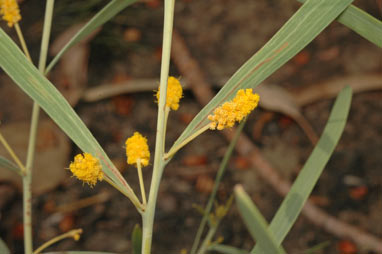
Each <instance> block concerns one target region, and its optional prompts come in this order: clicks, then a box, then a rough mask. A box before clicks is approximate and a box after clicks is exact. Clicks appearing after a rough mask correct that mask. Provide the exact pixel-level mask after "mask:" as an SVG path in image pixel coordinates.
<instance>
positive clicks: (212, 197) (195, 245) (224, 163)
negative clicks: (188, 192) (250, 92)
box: [190, 118, 247, 254]
mask: <svg viewBox="0 0 382 254" xmlns="http://www.w3.org/2000/svg"><path fill="white" fill-rule="evenodd" d="M246 121H247V118H245V119H244V120H243V121H242V122H241V123H240V124H239V126H238V128H237V130H236V132H235V136H234V137H233V139H232V140H231V143H230V144H229V146H228V148H227V151H226V152H225V154H224V158H223V160H222V162H221V163H220V166H219V170H218V172H217V174H216V178H215V184H214V188H213V189H212V192H211V195H210V197H209V199H208V202H207V205H206V208H205V210H204V215H203V218H202V221H201V222H200V225H199V228H198V231H197V232H196V236H195V239H194V243H193V244H192V248H191V251H190V254H195V253H196V250H197V248H198V245H199V242H200V238H201V237H202V234H203V230H204V227H205V226H206V224H207V221H208V215H209V214H210V213H211V210H212V206H213V204H214V200H215V197H216V193H217V191H218V188H219V185H220V182H221V179H222V177H223V175H224V172H225V169H226V168H227V164H228V161H229V159H230V158H231V155H232V152H233V149H234V148H235V146H236V143H237V141H238V139H239V137H240V133H241V132H242V130H243V128H244V125H245V123H246Z"/></svg>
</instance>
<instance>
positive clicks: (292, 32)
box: [173, 0, 353, 147]
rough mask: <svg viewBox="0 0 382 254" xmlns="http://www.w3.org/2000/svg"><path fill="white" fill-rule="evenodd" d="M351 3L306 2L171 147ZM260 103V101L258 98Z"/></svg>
mask: <svg viewBox="0 0 382 254" xmlns="http://www.w3.org/2000/svg"><path fill="white" fill-rule="evenodd" d="M352 1H353V0H320V1H317V0H308V1H306V2H305V3H304V4H303V5H302V6H301V8H300V9H299V10H298V11H297V12H296V13H295V14H294V15H293V16H292V17H291V18H290V19H289V20H288V21H287V22H286V23H285V24H284V25H283V27H282V28H281V29H280V30H279V31H278V32H277V33H276V34H275V35H274V36H273V37H272V38H271V39H270V40H269V41H268V42H267V43H266V44H265V45H264V46H263V48H261V49H260V50H259V51H258V52H257V53H256V54H255V55H253V56H252V57H251V58H250V59H249V60H248V61H247V62H246V63H245V64H244V65H243V66H242V67H240V69H239V70H238V71H237V72H236V73H235V74H234V75H233V76H232V77H231V78H230V79H229V80H228V81H227V83H226V84H225V85H224V87H223V88H222V89H221V90H220V91H219V93H218V94H217V95H216V96H215V97H214V98H213V99H212V100H211V101H210V102H209V103H208V104H207V105H206V106H205V107H204V108H203V109H202V110H201V111H200V112H199V113H198V115H197V116H196V117H195V118H194V119H193V120H192V121H191V123H190V124H189V125H188V126H187V128H186V129H185V130H184V131H183V133H182V135H181V136H180V137H179V138H178V139H177V141H176V142H175V143H174V145H173V147H174V146H176V145H178V144H179V143H181V142H182V141H184V140H185V139H186V138H187V137H189V136H190V135H192V134H193V133H195V132H196V131H197V130H199V129H200V128H202V127H203V126H205V125H207V124H208V123H209V120H208V119H207V116H208V115H209V114H211V113H212V112H213V110H214V109H215V108H216V107H218V106H219V105H221V104H222V103H223V102H225V101H227V100H229V99H231V98H233V97H234V96H235V94H236V91H237V90H239V89H245V88H255V87H256V86H258V85H259V84H260V83H261V82H262V81H264V80H265V79H266V78H267V77H269V76H270V75H271V74H272V73H274V72H275V71H276V70H277V69H278V68H280V67H281V66H282V65H283V64H285V63H286V62H287V61H288V60H290V59H291V58H292V57H293V56H295V55H296V54H297V53H298V52H299V51H301V50H302V49H303V48H304V47H305V46H306V45H307V44H308V43H309V42H311V41H312V40H313V39H314V38H315V37H316V36H317V35H318V34H319V33H320V32H321V31H322V30H324V29H325V27H327V26H328V25H329V24H330V23H331V22H332V21H333V20H334V19H335V18H336V17H338V15H339V14H340V13H341V12H342V11H343V10H344V9H345V8H346V7H347V6H349V4H350V3H351V2H352ZM260 100H261V98H260Z"/></svg>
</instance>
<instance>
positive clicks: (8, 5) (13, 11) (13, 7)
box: [0, 0, 21, 27]
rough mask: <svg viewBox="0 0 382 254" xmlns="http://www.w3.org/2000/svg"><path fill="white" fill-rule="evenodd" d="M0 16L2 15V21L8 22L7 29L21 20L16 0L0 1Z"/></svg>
mask: <svg viewBox="0 0 382 254" xmlns="http://www.w3.org/2000/svg"><path fill="white" fill-rule="evenodd" d="M0 14H1V15H3V17H2V18H3V20H5V21H7V22H8V26H9V27H12V26H13V25H14V24H16V23H17V22H19V21H20V20H21V15H20V9H19V6H18V4H17V1H16V0H0Z"/></svg>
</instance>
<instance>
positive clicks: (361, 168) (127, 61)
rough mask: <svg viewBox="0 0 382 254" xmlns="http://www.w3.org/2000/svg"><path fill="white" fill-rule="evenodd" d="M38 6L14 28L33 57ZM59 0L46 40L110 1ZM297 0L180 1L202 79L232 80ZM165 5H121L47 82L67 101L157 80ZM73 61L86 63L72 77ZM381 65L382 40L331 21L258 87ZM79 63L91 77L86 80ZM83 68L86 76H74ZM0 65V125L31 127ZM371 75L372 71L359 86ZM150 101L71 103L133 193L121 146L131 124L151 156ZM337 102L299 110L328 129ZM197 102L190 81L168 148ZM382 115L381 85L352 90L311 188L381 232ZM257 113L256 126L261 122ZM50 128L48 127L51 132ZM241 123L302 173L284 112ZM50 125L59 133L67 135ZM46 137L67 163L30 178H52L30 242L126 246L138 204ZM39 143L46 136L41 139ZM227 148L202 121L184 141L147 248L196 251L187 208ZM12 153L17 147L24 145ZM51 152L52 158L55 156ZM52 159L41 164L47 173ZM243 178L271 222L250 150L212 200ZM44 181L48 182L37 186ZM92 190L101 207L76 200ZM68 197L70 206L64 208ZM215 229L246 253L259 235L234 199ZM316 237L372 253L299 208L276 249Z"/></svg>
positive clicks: (294, 248)
mask: <svg viewBox="0 0 382 254" xmlns="http://www.w3.org/2000/svg"><path fill="white" fill-rule="evenodd" d="M41 2H42V1H37V0H24V1H23V3H22V4H21V11H22V14H23V22H22V23H21V27H22V28H23V29H24V33H25V36H26V40H27V41H28V43H29V46H30V49H31V52H32V57H33V58H34V60H35V62H37V58H38V54H39V50H38V49H39V43H40V33H41V30H42V23H43V6H42V4H41ZM56 2H57V3H56V11H55V18H54V22H53V30H52V33H53V34H52V41H54V40H55V39H56V38H58V36H59V35H60V34H61V33H62V32H63V31H64V30H65V29H67V28H68V27H70V26H72V25H74V24H77V23H79V22H83V21H84V20H86V19H87V18H89V17H91V15H92V14H94V13H95V12H96V11H97V10H98V9H100V8H101V7H102V6H103V5H105V3H107V2H108V1H99V0H93V1H82V2H81V1H79V2H78V1H68V0H65V1H64V0H62V1H56ZM378 3H379V2H378V0H364V1H360V0H359V1H355V2H354V4H355V5H357V6H358V7H360V8H362V9H364V10H365V11H367V12H369V13H370V14H371V15H373V16H375V17H377V18H379V19H381V16H382V10H381V9H380V8H379V7H378V6H379V5H378ZM299 6H300V4H299V3H298V2H297V1H293V0H280V1H274V0H257V1H254V0H242V1H235V0H215V1H204V0H178V1H176V14H175V29H176V30H177V31H178V32H179V34H181V36H183V38H184V39H185V42H186V44H187V46H188V47H189V50H190V51H191V53H192V56H193V57H194V58H195V59H196V60H197V61H198V64H199V65H200V67H201V68H202V70H203V71H204V74H205V77H206V78H207V81H209V82H211V83H216V82H215V81H216V80H220V79H222V78H224V77H229V76H231V75H232V74H233V73H234V72H235V71H236V70H237V69H238V68H239V67H240V66H241V65H242V64H243V63H244V62H245V61H246V60H247V59H248V58H249V57H250V56H252V55H253V54H254V53H255V52H256V51H257V50H259V49H260V48H261V46H262V45H264V44H265V43H266V42H267V41H268V40H269V39H270V38H271V37H272V35H273V34H274V33H275V32H276V31H277V30H278V29H279V28H280V27H281V26H282V25H283V24H284V23H285V22H286V21H287V20H288V18H289V17H290V16H291V15H293V13H294V12H295V11H296V10H297V9H298V7H299ZM30 10H33V11H30ZM162 14H163V3H162V1H160V0H158V1H157V0H150V1H149V2H147V3H138V4H135V5H133V6H132V7H128V8H127V9H126V10H125V11H123V12H122V13H121V14H119V15H118V16H117V17H115V18H114V19H113V20H112V21H111V22H109V23H108V24H106V25H104V26H103V28H102V29H101V30H100V31H99V33H98V34H97V35H95V37H94V38H93V39H92V40H91V41H90V42H89V43H87V44H84V45H83V48H81V49H80V52H81V54H83V55H81V56H82V57H81V58H80V60H79V61H80V63H81V65H80V67H81V68H78V70H77V72H76V71H75V70H71V72H65V66H63V65H58V66H57V68H56V69H55V70H54V71H53V72H52V74H51V75H50V77H49V78H50V79H51V80H53V81H54V83H56V82H57V83H59V86H61V88H62V87H63V88H64V89H65V91H66V92H67V93H68V94H70V95H75V96H74V97H76V96H78V97H80V96H82V95H83V93H84V91H85V93H86V89H88V88H93V87H96V86H98V85H101V84H104V83H109V84H112V85H118V83H120V82H124V81H126V80H135V79H143V78H146V79H147V78H149V79H153V80H158V79H159V72H160V47H161V38H162ZM3 29H5V30H6V31H7V32H8V34H10V35H12V37H14V38H16V37H15V34H14V32H13V31H12V30H9V29H7V28H6V27H5V26H3ZM81 50H82V51H81ZM72 61H75V60H73V59H72ZM73 64H75V63H74V62H73ZM81 71H83V73H78V72H81ZM381 72H382V53H381V49H380V48H378V47H377V46H375V45H373V44H371V43H370V42H368V41H366V40H365V39H363V38H362V37H360V36H359V35H357V34H355V33H354V32H352V31H351V30H349V29H348V28H346V27H344V26H343V25H341V24H339V23H336V22H334V23H333V24H331V25H330V26H329V27H328V28H327V29H325V30H324V31H323V32H322V33H321V34H320V35H319V36H318V37H317V38H316V39H315V40H314V41H313V42H312V43H310V44H309V45H308V46H307V47H306V48H305V49H304V50H303V51H302V52H301V53H300V54H299V55H298V56H296V57H295V58H293V59H292V60H291V61H289V62H288V63H287V64H286V65H284V66H283V67H281V68H280V70H278V71H277V72H276V73H275V74H274V75H272V76H271V77H270V78H268V79H267V80H266V81H265V83H267V84H275V85H279V86H281V87H283V88H285V89H290V90H291V91H298V90H299V89H303V88H304V87H305V86H308V85H314V84H319V83H325V82H328V80H331V79H333V78H346V77H348V76H357V75H359V76H361V75H369V74H376V73H379V74H381ZM68 73H69V74H68ZM84 73H85V76H81V75H83V74H84ZM170 73H171V75H174V76H182V73H179V71H178V70H177V67H176V66H175V65H174V64H173V65H171V70H170ZM79 74H80V77H79V80H80V81H81V82H82V83H81V82H80V83H78V82H77V81H76V80H74V81H73V80H72V79H71V77H78V75H79ZM0 75H1V77H0V121H1V124H2V125H3V126H4V128H6V126H11V128H9V129H11V130H10V132H9V133H10V134H9V135H15V136H18V135H21V134H19V132H16V128H15V127H14V126H16V125H17V124H19V123H22V124H24V125H23V126H24V127H25V125H26V123H27V121H29V115H30V110H29V109H30V107H31V101H30V99H29V98H27V97H26V96H25V95H23V94H22V92H21V91H20V90H19V89H18V88H15V85H14V84H13V83H12V82H11V81H10V80H9V79H8V78H7V77H6V76H5V74H4V73H3V72H1V73H0ZM65 75H66V76H65ZM68 75H69V78H68ZM76 82H77V83H76ZM367 82H368V81H367V80H366V81H365V85H367ZM380 87H381V86H380ZM215 91H217V88H215ZM72 98H73V97H72ZM154 101H155V98H154V97H153V92H137V93H133V94H129V95H119V96H114V97H112V98H107V99H103V100H97V101H95V102H86V101H84V100H79V101H78V102H75V101H74V102H73V104H75V110H76V112H77V113H78V114H79V115H80V116H81V118H82V119H83V121H84V122H85V124H86V125H87V126H88V127H89V129H90V130H91V132H92V133H93V135H94V136H95V137H96V139H97V140H98V141H99V143H100V144H101V145H102V147H103V148H104V149H105V151H106V152H107V153H108V155H109V156H110V158H112V160H113V162H114V163H115V164H116V165H117V167H119V168H120V169H121V171H122V173H123V175H124V177H125V178H126V179H127V181H128V182H129V184H130V185H131V186H132V188H133V189H134V190H135V191H136V192H139V185H138V177H137V174H136V170H135V169H134V168H133V167H128V166H127V165H126V164H125V157H124V156H125V155H124V142H125V140H126V138H127V137H129V136H131V135H132V134H133V132H134V131H139V132H141V133H142V134H143V135H144V136H146V137H147V138H148V142H149V146H150V148H151V151H152V152H153V148H154V144H155V135H154V133H155V129H156V110H157V105H156V103H155V102H154ZM332 105H333V99H322V100H319V101H318V102H314V103H310V104H308V105H306V106H304V107H303V115H304V116H305V117H306V119H307V120H308V121H309V122H310V123H311V125H312V126H313V128H314V130H315V131H316V132H317V133H318V134H319V133H321V132H322V130H323V127H324V126H325V123H326V121H327V118H328V115H329V112H330V109H331V107H332ZM201 108H202V105H200V104H199V103H198V102H197V101H196V99H195V97H194V96H193V94H192V93H191V91H189V90H188V91H186V92H185V95H184V98H183V99H182V101H181V106H180V109H179V110H178V111H176V112H171V114H170V118H169V123H168V134H167V135H168V139H167V144H168V146H170V145H171V144H172V143H173V142H174V141H175V140H176V138H177V137H178V136H179V135H180V134H181V133H182V131H183V130H184V128H185V127H186V126H187V123H188V122H189V121H190V119H192V117H194V116H195V115H196V114H197V113H198V112H199V110H200V109H201ZM380 112H382V91H381V90H374V91H366V92H362V93H357V94H354V97H353V101H352V107H351V111H350V115H349V120H348V123H347V125H346V127H345V131H344V134H343V136H342V138H341V140H340V143H339V145H338V147H337V148H336V150H335V152H334V154H333V156H332V158H331V159H330V161H329V163H328V165H327V166H326V168H325V171H324V173H323V175H322V176H321V178H320V180H319V182H318V184H317V186H316V188H315V189H314V191H313V194H312V199H313V201H314V202H315V204H316V205H317V206H319V207H321V208H322V209H324V210H325V211H326V212H327V213H329V214H331V215H333V216H334V217H336V218H337V219H339V220H341V221H345V222H347V223H350V224H352V225H355V226H357V227H359V228H361V229H362V230H364V231H367V232H369V233H372V234H374V235H375V236H377V237H379V238H382V220H381V215H382V214H381V209H382V199H381V186H382V173H381V166H382V158H381V156H380V154H381V151H382V118H381V117H380ZM41 119H44V121H45V120H46V119H48V117H47V116H46V115H45V114H44V113H43V114H42V116H41ZM264 119H267V120H264ZM259 122H262V123H263V125H262V126H259ZM3 126H1V127H3ZM24 127H22V128H24ZM50 128H54V127H50ZM12 129H13V132H12ZM24 129H25V128H24ZM17 130H19V129H17ZM259 130H260V132H259ZM52 133H56V130H55V131H54V132H52ZM245 133H246V134H247V135H248V136H249V137H251V139H252V141H253V142H254V144H255V145H257V146H258V147H259V148H260V149H261V151H262V152H263V154H264V155H265V157H266V158H267V159H268V160H269V161H270V162H271V164H272V165H273V166H274V167H275V168H276V169H277V170H278V172H279V173H280V174H281V175H282V176H283V177H284V178H286V179H289V180H290V181H292V180H293V179H294V178H295V177H296V175H297V174H298V171H299V170H300V169H301V166H302V165H303V164H304V162H305V161H306V158H307V157H308V156H309V154H310V152H311V150H312V145H311V143H310V141H309V139H308V138H307V137H306V135H305V134H304V132H303V131H302V129H301V128H300V127H299V125H298V124H296V123H295V122H294V121H293V120H292V119H291V118H290V117H288V116H286V115H283V114H279V113H270V111H269V110H267V109H264V108H259V109H256V110H255V112H254V113H252V115H251V116H250V118H249V121H248V123H247V125H246V127H245ZM259 133H260V137H259ZM52 135H53V136H54V135H58V136H60V137H61V136H63V134H61V133H59V134H52ZM25 137H27V136H25ZM47 139H48V140H50V141H49V142H51V140H54V142H62V143H60V144H62V146H60V147H61V148H60V149H61V150H55V151H56V154H55V155H51V154H50V155H49V157H51V160H50V161H49V163H51V164H50V165H52V167H58V170H61V169H62V171H60V172H64V174H62V175H61V174H58V173H57V174H56V173H55V174H54V175H53V176H51V177H47V176H46V175H45V174H39V175H38V176H37V178H38V179H37V178H36V179H37V180H36V179H35V181H39V183H41V182H47V183H50V184H51V185H49V184H48V185H49V186H46V188H45V189H44V190H42V191H39V193H38V194H36V195H35V196H34V198H33V226H34V246H35V247H38V246H40V245H41V244H42V243H44V242H46V241H47V240H49V239H51V238H52V237H54V236H56V235H58V234H61V233H63V232H66V231H68V230H70V229H72V228H82V229H83V230H84V233H83V234H82V236H81V239H80V240H79V241H78V242H75V241H73V240H71V239H68V240H64V241H62V242H59V243H58V244H56V245H54V246H53V247H51V248H49V249H47V251H56V250H62V251H64V250H82V251H85V250H87V251H108V252H114V253H131V241H130V238H131V232H132V230H133V228H134V226H135V224H137V223H141V221H140V216H139V214H138V213H137V212H136V210H135V209H134V207H133V205H132V204H131V203H130V202H129V201H128V200H127V199H126V198H125V197H124V196H123V195H121V194H120V193H118V192H117V191H116V190H114V189H113V188H112V187H110V186H109V185H107V184H106V183H100V184H97V185H96V186H95V187H94V188H90V187H88V186H84V185H82V183H81V182H79V181H78V180H76V179H75V178H72V177H71V174H69V172H68V171H67V170H65V169H64V168H66V167H68V165H69V163H70V161H71V160H72V158H73V156H74V155H75V154H77V153H79V152H80V150H79V149H78V148H77V147H76V146H75V145H74V144H72V143H70V142H69V140H67V139H65V138H63V139H55V138H51V136H49V137H48V138H47ZM57 140H59V141H57ZM49 142H48V145H49V144H50V143H49ZM52 142H53V141H52ZM54 142H53V144H56V143H54ZM44 145H47V144H45V143H44V144H42V146H44ZM227 146H228V143H227V141H226V140H225V139H224V137H223V136H222V135H220V134H219V133H217V132H212V131H210V132H207V133H205V134H203V135H202V136H200V137H199V138H198V139H197V140H195V141H193V142H192V143H190V144H189V145H188V146H187V147H185V148H184V149H183V150H181V151H180V152H179V153H178V154H177V155H176V156H175V158H174V159H173V160H172V162H171V163H170V164H169V165H168V167H167V168H166V170H165V173H164V177H163V181H162V183H161V188H160V193H159V198H158V205H157V211H156V222H155V227H154V236H153V253H160V254H164V253H170V254H171V253H180V251H181V249H184V248H185V249H187V250H189V249H190V248H191V245H192V242H193V239H194V236H195V233H196V230H197V228H198V225H199V223H200V220H201V215H200V214H199V213H198V211H197V210H195V209H194V208H193V205H194V204H198V205H202V206H203V205H205V204H206V201H207V199H208V194H209V192H210V190H211V185H212V184H213V179H214V177H215V174H216V171H217V169H218V167H219V163H220V161H221V159H222V157H223V155H224V152H225V150H226V148H227ZM20 149H21V148H20ZM24 150H25V147H24ZM2 151H3V150H0V152H1V155H5V154H3V153H2ZM20 153H21V154H22V152H21V151H20ZM53 156H57V157H53ZM57 161H59V162H60V163H55V162H57ZM151 162H152V161H151ZM53 164H56V165H53ZM49 167H50V166H46V168H48V169H47V170H48V171H49V170H50V168H49ZM3 170H4V169H0V177H1V175H2V174H5V173H3V172H2V171H3ZM52 170H53V169H52ZM151 170H152V168H151V166H149V167H146V168H144V169H143V174H144V177H145V186H146V189H148V186H149V183H150V179H151ZM1 179H3V180H1V181H0V237H1V238H2V239H4V241H5V242H6V243H7V245H8V246H9V248H10V249H11V252H12V253H16V254H18V253H22V252H23V245H22V238H23V236H22V196H21V194H20V192H19V189H18V187H16V186H15V185H14V184H12V183H10V182H9V181H7V180H4V177H1ZM7 179H8V178H7ZM12 181H13V180H12ZM56 182H57V183H56ZM238 183H241V184H243V186H244V188H245V190H246V191H248V193H250V195H251V196H252V198H253V200H254V202H255V203H256V205H257V206H258V207H259V208H260V210H261V212H262V213H263V214H264V216H265V217H266V219H267V220H268V221H269V220H271V219H272V216H273V215H274V213H275V211H276V210H277V207H278V206H279V205H280V203H281V201H282V197H280V196H279V195H278V194H277V193H276V192H275V191H274V190H273V189H272V187H271V186H270V185H268V184H266V183H265V182H264V181H263V180H262V179H261V178H259V177H258V175H257V173H256V169H254V168H251V167H249V165H248V162H247V160H246V158H242V157H240V156H238V155H237V154H234V156H233V158H232V159H231V161H230V163H229V167H228V169H227V172H226V175H225V176H224V178H223V183H222V185H221V187H220V189H219V195H218V200H219V201H221V202H224V201H225V200H227V198H228V197H229V195H230V194H231V193H232V190H233V187H234V186H235V184H238ZM42 185H43V186H44V187H45V184H42ZM98 194H103V195H101V196H100V195H98ZM94 195H97V196H96V197H95V198H94V199H95V200H96V202H95V204H92V205H88V206H85V207H83V208H81V204H84V202H81V203H80V205H78V203H76V201H78V200H82V199H85V198H88V197H92V196H94ZM105 197H106V198H105ZM94 199H93V200H94ZM85 202H86V201H85ZM68 207H69V208H71V207H74V208H73V209H71V210H69V208H68ZM218 236H222V237H223V239H224V240H223V243H224V244H228V245H233V246H235V247H238V248H241V249H246V250H250V249H251V248H252V246H253V244H254V243H253V241H252V240H251V237H250V235H249V233H248V232H247V230H246V228H245V226H244V224H243V222H242V220H241V218H240V215H239V213H238V211H237V209H236V208H235V207H232V209H231V210H230V212H229V213H228V215H227V217H226V218H225V219H224V220H223V222H222V223H221V225H220V227H219V230H218V232H217V235H216V238H217V237H218ZM320 243H327V245H326V247H324V248H323V249H320V250H317V251H316V252H313V253H317V254H320V253H321V254H323V253H325V254H352V253H359V254H366V253H370V254H371V253H376V252H370V251H369V252H367V251H364V250H362V248H361V246H357V247H356V246H355V245H354V247H355V248H357V250H355V251H353V252H351V251H350V252H345V250H346V248H350V249H351V248H353V244H352V242H349V241H348V239H340V238H337V237H335V236H333V235H332V234H330V233H328V232H326V231H325V230H324V229H322V228H319V227H317V226H314V225H313V224H312V223H311V222H310V221H309V220H307V219H306V218H304V217H303V216H300V217H299V219H298V220H297V222H296V224H295V225H294V227H293V228H292V230H291V232H290V233H289V234H288V236H287V238H286V239H285V241H284V243H283V246H284V247H285V249H286V251H287V252H288V253H290V254H298V253H304V252H303V251H304V250H307V249H309V248H312V247H314V246H316V245H318V244H320ZM344 246H345V247H344ZM349 246H350V247H349Z"/></svg>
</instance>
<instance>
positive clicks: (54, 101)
mask: <svg viewBox="0 0 382 254" xmlns="http://www.w3.org/2000/svg"><path fill="white" fill-rule="evenodd" d="M0 66H1V68H3V70H4V71H5V72H6V73H7V74H8V75H9V77H10V78H11V79H12V80H13V81H14V82H15V83H16V84H17V85H18V86H19V87H20V88H21V89H22V90H23V91H24V92H25V93H26V94H28V95H29V96H30V97H31V98H32V99H33V100H34V101H35V102H37V103H38V104H39V105H40V107H41V108H42V109H44V110H45V112H46V113H47V114H48V115H49V116H50V117H51V118H52V119H53V120H54V121H55V122H56V123H57V125H58V126H60V128H61V129H62V130H63V131H64V132H65V133H66V134H67V135H68V136H69V137H70V139H71V140H73V142H74V143H75V144H76V145H77V146H78V147H79V148H81V149H82V150H83V151H84V152H88V153H90V154H92V155H93V156H96V157H98V158H99V159H100V162H101V164H102V169H103V171H104V172H105V173H106V175H107V176H109V177H110V178H111V179H112V180H113V181H114V182H115V183H116V184H117V185H118V186H119V187H120V188H122V189H125V190H128V191H130V192H131V191H132V190H131V188H130V186H129V185H128V184H127V183H126V181H125V180H124V179H123V177H122V176H121V174H120V173H119V171H118V170H117V169H116V168H115V166H114V165H113V163H112V162H111V160H110V159H109V157H108V156H107V155H106V153H105V152H104V150H103V149H102V147H101V146H100V145H99V143H98V142H97V141H96V139H95V138H94V137H93V135H92V134H91V133H90V131H89V129H88V128H87V127H86V125H85V124H84V123H83V122H82V120H81V119H80V117H79V116H78V115H77V114H76V112H75V111H74V110H73V108H72V107H71V106H70V105H69V103H68V102H67V101H66V99H65V98H64V97H63V96H62V95H61V93H60V92H59V91H58V90H57V89H56V88H55V87H54V86H53V85H52V84H51V83H50V81H49V80H47V79H46V78H45V77H44V76H42V75H41V73H40V72H39V71H38V70H37V69H36V68H35V66H33V65H32V64H31V63H30V62H29V61H28V60H27V59H26V57H25V56H24V54H23V53H22V52H21V50H20V49H19V48H18V47H17V46H16V44H15V43H14V42H13V41H12V40H11V39H10V38H9V37H8V35H7V34H6V33H5V32H4V31H3V30H2V29H0Z"/></svg>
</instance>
